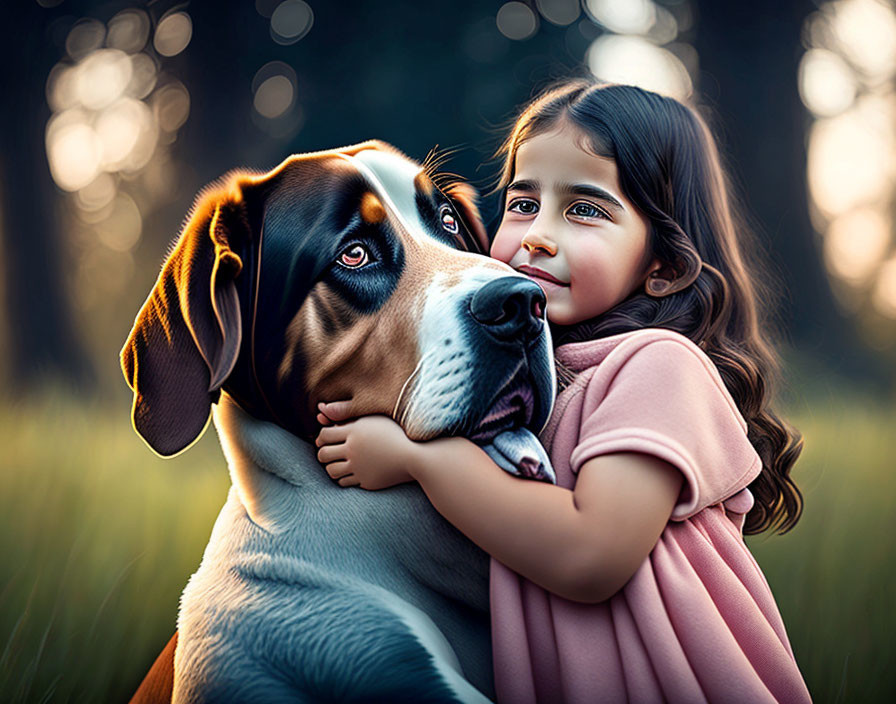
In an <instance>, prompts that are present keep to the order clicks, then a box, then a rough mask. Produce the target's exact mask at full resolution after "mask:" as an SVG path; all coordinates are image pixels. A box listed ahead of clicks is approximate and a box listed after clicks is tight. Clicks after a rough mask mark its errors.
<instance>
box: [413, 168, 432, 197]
mask: <svg viewBox="0 0 896 704" xmlns="http://www.w3.org/2000/svg"><path fill="white" fill-rule="evenodd" d="M414 188H416V189H417V190H418V191H420V192H421V193H423V194H424V195H425V196H431V195H432V191H433V189H434V188H435V186H433V183H432V181H430V180H429V176H427V175H426V172H425V171H421V172H420V173H419V174H417V175H416V176H415V177H414Z"/></svg>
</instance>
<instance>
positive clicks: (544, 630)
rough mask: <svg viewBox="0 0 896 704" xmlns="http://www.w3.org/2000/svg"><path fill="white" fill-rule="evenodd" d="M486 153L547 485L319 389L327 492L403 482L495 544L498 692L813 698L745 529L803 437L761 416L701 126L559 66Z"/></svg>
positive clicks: (756, 526)
mask: <svg viewBox="0 0 896 704" xmlns="http://www.w3.org/2000/svg"><path fill="white" fill-rule="evenodd" d="M502 153H503V155H504V156H505V158H506V162H505V167H504V171H503V178H502V182H501V185H502V186H503V188H504V189H505V190H504V193H505V198H504V204H503V207H502V210H503V217H502V220H501V223H500V226H499V227H498V231H497V234H496V235H495V238H494V241H493V244H492V248H491V255H492V256H493V257H495V258H497V259H500V260H502V261H504V262H506V263H508V264H510V266H512V267H513V268H514V269H516V270H518V271H520V272H522V273H524V274H525V275H527V276H529V277H530V278H531V279H532V280H533V281H535V282H537V283H538V284H539V285H540V286H542V288H543V289H544V291H545V295H546V298H547V311H546V312H547V317H548V320H549V322H550V324H551V326H552V329H553V333H554V342H555V344H556V345H557V347H556V349H555V354H556V359H557V363H558V370H559V371H560V372H561V374H560V375H559V378H561V379H565V380H567V383H566V384H565V385H563V384H561V385H562V386H564V388H562V390H561V391H562V392H561V393H560V395H559V396H558V399H557V402H556V405H555V408H554V411H553V415H552V416H551V420H550V422H549V424H548V426H547V428H546V429H545V430H544V432H543V433H542V436H541V439H542V441H543V443H544V446H545V448H546V449H547V450H548V452H549V453H550V457H551V461H552V463H553V465H554V468H555V470H556V472H557V480H558V484H557V485H556V486H555V485H549V484H544V483H541V482H533V481H526V480H520V479H519V478H516V477H513V476H511V475H510V474H507V473H506V472H504V471H503V470H501V469H499V468H498V467H497V465H495V464H494V463H493V462H492V461H491V460H490V459H489V457H488V456H487V455H486V454H485V452H483V451H482V450H481V449H480V448H479V447H477V446H476V445H475V444H473V443H472V442H470V441H468V440H466V439H463V438H442V439H438V440H434V441H431V442H425V443H417V442H412V441H411V440H409V439H408V438H407V437H406V436H405V435H404V433H403V432H402V430H401V428H400V427H399V426H398V425H397V424H396V423H394V422H393V421H392V420H391V419H389V418H386V417H384V416H368V417H364V418H361V419H359V420H355V421H353V422H348V423H342V421H345V420H347V419H349V418H351V417H352V412H351V403H350V402H348V401H342V402H337V403H329V404H321V415H320V416H319V420H320V421H321V423H322V424H323V425H325V426H327V427H325V428H324V429H323V430H322V431H321V433H320V435H319V437H318V440H317V444H318V445H319V446H320V451H319V457H320V460H321V462H322V463H324V464H325V465H326V468H327V472H328V473H329V474H330V476H331V477H333V478H334V479H336V480H338V483H339V484H340V485H341V486H361V487H362V488H364V489H371V490H372V489H381V488H384V487H387V486H392V485H394V484H397V483H400V482H405V481H417V482H419V483H420V485H421V487H422V488H423V490H424V491H425V492H426V494H427V496H428V497H429V499H430V501H431V502H432V504H433V506H435V508H436V509H437V510H438V511H439V512H440V513H441V514H442V515H443V516H445V518H446V519H448V520H449V521H450V522H451V523H453V524H454V525H455V526H457V527H458V528H459V529H460V530H461V531H463V532H464V533H465V534H466V535H467V536H468V537H469V538H470V539H471V540H473V541H474V542H475V543H476V544H478V545H479V546H480V547H482V548H483V549H484V550H485V551H487V552H488V553H489V554H490V555H491V556H492V558H493V559H492V562H491V609H492V644H493V651H494V663H495V686H496V691H497V694H498V701H499V702H508V703H513V704H519V703H522V702H536V701H538V702H555V701H557V702H594V701H608V702H610V701H612V702H617V701H619V702H622V701H634V702H659V701H678V702H702V701H710V702H773V701H779V702H803V701H809V693H808V691H807V689H806V686H805V684H804V682H803V679H802V676H801V674H800V671H799V669H798V667H797V664H796V661H795V659H794V656H793V652H792V650H791V647H790V644H789V642H788V639H787V634H786V632H785V630H784V624H783V623H782V621H781V617H780V615H779V613H778V610H777V607H776V605H775V602H774V599H773V597H772V594H771V591H770V589H769V587H768V584H767V582H766V580H765V578H764V576H763V575H762V572H761V571H760V569H759V566H758V565H757V563H756V561H755V560H754V559H753V557H752V555H751V554H750V552H749V550H748V549H747V547H746V545H745V544H744V541H743V537H742V531H743V532H746V533H748V534H750V533H758V532H761V531H763V530H766V529H769V528H775V527H777V528H778V529H779V530H781V531H782V532H783V531H786V530H788V529H790V528H792V527H793V525H794V524H795V523H796V521H797V519H798V518H799V515H800V511H801V497H800V493H799V491H798V490H797V488H796V486H795V485H794V483H793V482H792V480H791V479H790V477H789V472H790V468H791V466H792V465H793V463H794V461H795V460H796V458H797V456H798V455H799V451H800V445H801V443H800V441H799V438H798V436H797V435H796V434H795V433H794V432H793V431H792V430H790V429H789V428H788V427H787V426H786V425H785V424H784V423H782V422H781V421H780V420H779V419H778V418H777V417H776V416H775V415H774V414H773V413H772V412H771V411H770V410H769V408H768V402H769V396H770V383H769V381H770V379H769V376H770V374H771V373H772V370H773V368H774V357H773V354H772V352H771V350H770V349H769V347H768V346H767V344H766V342H765V340H764V338H763V333H762V329H761V327H760V323H761V319H760V316H759V313H758V303H759V298H760V294H759V291H760V286H759V281H758V280H757V278H756V274H755V272H753V271H751V269H749V268H748V266H747V264H746V263H745V261H744V253H743V252H742V251H741V244H740V242H739V241H738V240H739V237H740V236H741V234H742V232H741V229H740V228H739V226H737V225H736V224H735V220H734V218H733V216H732V212H731V204H730V202H729V196H728V189H727V185H726V181H725V177H724V175H723V173H722V170H721V167H720V163H719V157H718V154H717V151H716V147H715V145H714V142H713V140H712V137H711V136H710V133H709V131H708V129H707V127H706V125H705V123H704V122H703V121H702V120H701V118H700V117H699V116H698V115H697V114H696V112H694V111H693V110H692V109H690V108H688V107H686V106H684V105H682V104H681V103H679V102H676V101H675V100H672V99H670V98H665V97H661V96H659V95H657V94H655V93H651V92H648V91H644V90H641V89H638V88H635V87H632V86H622V85H604V84H595V83H592V82H589V81H582V80H575V81H566V82H564V83H562V84H561V85H559V86H556V87H555V88H553V89H552V90H549V91H547V92H546V93H544V94H542V95H541V96H540V97H538V98H537V99H535V100H534V101H533V102H532V103H531V104H530V105H529V106H528V107H527V108H526V109H525V110H524V111H523V113H522V115H521V116H520V117H519V119H518V120H517V122H516V125H515V126H514V128H513V130H512V133H511V134H510V136H509V137H508V139H507V140H506V142H505V144H504V146H503V148H502ZM570 380H571V381H570ZM334 421H335V422H339V423H340V424H339V425H334V424H333V422H334Z"/></svg>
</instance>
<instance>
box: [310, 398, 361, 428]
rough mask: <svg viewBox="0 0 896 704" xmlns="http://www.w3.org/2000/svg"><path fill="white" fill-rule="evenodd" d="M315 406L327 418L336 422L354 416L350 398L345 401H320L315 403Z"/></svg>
mask: <svg viewBox="0 0 896 704" xmlns="http://www.w3.org/2000/svg"><path fill="white" fill-rule="evenodd" d="M317 408H318V410H320V412H321V413H323V414H324V415H325V416H326V417H327V418H329V419H330V420H332V421H335V422H336V423H341V422H342V421H344V420H348V419H349V418H354V415H353V412H352V402H351V399H349V400H347V401H333V402H332V403H324V402H323V401H321V402H320V403H318V404H317Z"/></svg>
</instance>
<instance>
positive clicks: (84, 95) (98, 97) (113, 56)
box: [74, 49, 132, 110]
mask: <svg viewBox="0 0 896 704" xmlns="http://www.w3.org/2000/svg"><path fill="white" fill-rule="evenodd" d="M131 72H132V66H131V59H130V57H128V55H127V54H125V53H124V52H123V51H119V50H118V49H101V50H99V51H95V52H94V53H92V54H91V55H90V56H88V57H87V58H85V59H84V60H83V61H82V62H81V63H80V64H79V65H78V69H77V72H76V73H75V76H74V79H75V91H76V94H77V97H78V101H79V102H80V103H81V105H83V106H84V107H85V108H87V109H89V110H101V109H102V108H104V107H106V106H108V105H111V104H112V103H113V102H114V101H115V100H117V99H118V98H119V97H121V95H122V94H123V93H124V91H125V89H126V88H127V87H128V84H129V83H130V81H131Z"/></svg>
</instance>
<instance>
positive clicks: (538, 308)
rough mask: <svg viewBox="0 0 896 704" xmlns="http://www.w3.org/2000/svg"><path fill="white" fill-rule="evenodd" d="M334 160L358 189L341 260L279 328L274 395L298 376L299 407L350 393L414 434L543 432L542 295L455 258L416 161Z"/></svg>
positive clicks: (547, 379) (448, 221)
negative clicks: (281, 343)
mask: <svg viewBox="0 0 896 704" xmlns="http://www.w3.org/2000/svg"><path fill="white" fill-rule="evenodd" d="M339 156H340V158H341V159H343V160H345V162H347V163H346V166H350V169H351V170H353V171H355V172H356V174H357V175H358V176H359V177H360V179H361V180H362V181H363V183H360V184H359V185H358V186H357V192H356V195H355V196H354V201H355V202H353V204H352V205H351V207H349V206H346V219H347V222H348V225H347V226H346V227H345V228H344V229H343V230H342V231H341V232H339V233H336V234H337V236H339V237H340V238H341V241H340V242H339V244H338V246H337V247H336V250H335V251H337V252H338V254H337V255H336V257H335V259H334V260H333V261H332V262H329V263H326V264H325V265H324V267H323V270H322V272H321V274H320V276H319V277H318V279H317V280H316V282H315V283H314V285H313V286H312V288H311V289H310V292H309V293H308V295H307V296H306V297H305V299H304V300H303V302H302V304H301V307H300V308H299V310H298V312H297V313H296V314H295V316H294V317H293V319H292V321H291V322H290V323H289V325H288V327H287V333H286V337H285V353H284V354H283V357H282V361H281V362H280V365H279V369H278V386H280V387H281V388H288V387H290V386H292V385H293V384H294V383H295V381H296V380H295V378H294V376H293V374H294V372H295V370H296V369H301V370H302V372H303V379H302V382H301V387H302V388H301V395H302V397H303V400H304V399H308V400H310V401H311V403H316V402H317V401H318V400H326V401H333V400H339V399H345V398H351V399H353V409H354V411H355V412H356V413H358V414H367V413H384V414H387V415H391V416H393V417H394V418H395V419H396V420H397V421H399V422H400V423H401V425H402V427H403V428H404V429H405V431H406V432H407V433H408V435H409V436H410V437H412V438H414V439H421V440H422V439H427V438H432V437H435V436H436V435H439V434H466V435H475V434H476V433H477V432H479V431H481V430H482V427H483V423H484V422H486V421H487V424H489V428H488V429H487V431H489V432H491V433H492V434H493V433H494V432H496V431H500V430H501V429H503V428H505V427H508V426H509V425H513V424H515V425H517V426H519V425H523V424H526V423H529V424H534V425H535V426H536V428H535V429H536V430H539V429H540V427H541V425H543V423H544V422H545V421H546V419H547V417H546V411H545V408H547V409H550V405H551V404H552V402H553V389H554V378H553V363H552V361H551V357H550V340H549V337H548V332H547V326H546V324H545V323H544V320H543V309H542V307H543V298H542V297H541V294H540V289H538V287H537V286H536V285H534V284H532V283H531V282H530V281H529V280H528V279H527V278H526V277H524V276H522V275H520V274H517V273H516V272H514V271H513V270H512V269H511V268H510V267H508V266H506V265H504V264H503V263H501V262H498V261H495V260H492V259H489V258H487V257H485V256H482V255H479V254H473V253H471V252H465V251H460V250H459V249H457V244H456V243H458V242H460V241H461V240H460V237H461V235H462V234H463V233H462V232H461V228H463V226H464V225H463V222H462V221H461V217H460V215H459V214H458V213H457V211H456V209H455V204H454V203H452V202H451V201H450V200H449V199H448V198H447V197H446V196H445V195H443V194H442V193H441V192H440V191H439V189H437V188H436V187H435V185H434V184H433V182H432V180H431V179H430V177H429V175H428V174H427V173H426V171H425V170H424V169H423V168H421V166H420V165H419V164H417V163H415V162H413V161H411V160H409V159H407V158H406V157H404V156H403V155H401V154H399V153H398V152H391V151H385V150H382V149H366V150H362V151H359V152H357V153H354V154H350V155H349V154H341V155H339ZM467 207H473V208H475V206H472V204H468V205H467ZM352 209H353V212H348V211H349V210H352ZM471 217H472V218H478V213H476V212H472V213H469V212H468V213H465V214H464V219H466V220H467V221H469V220H470V218H471ZM261 279H262V281H263V280H264V264H262V276H261ZM489 284H493V285H492V286H491V288H489V289H488V290H486V289H485V287H486V286H487V285H489ZM474 299H475V304H474ZM493 309H494V310H493ZM505 309H512V310H510V313H509V314H508V312H507V310H505ZM483 310H485V311H486V312H487V314H485V315H484V314H483V313H482V311H483ZM477 311H478V312H477ZM493 312H494V314H492V313H493ZM508 316H509V317H508ZM509 318H514V320H512V321H510V322H508V319H509ZM483 321H485V322H483ZM501 399H503V402H500V401H501ZM496 404H497V405H498V406H500V408H501V411H500V412H499V413H497V414H494V413H493V415H492V416H491V417H488V414H489V412H490V411H493V410H494V407H495V406H496ZM548 412H549V411H548Z"/></svg>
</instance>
